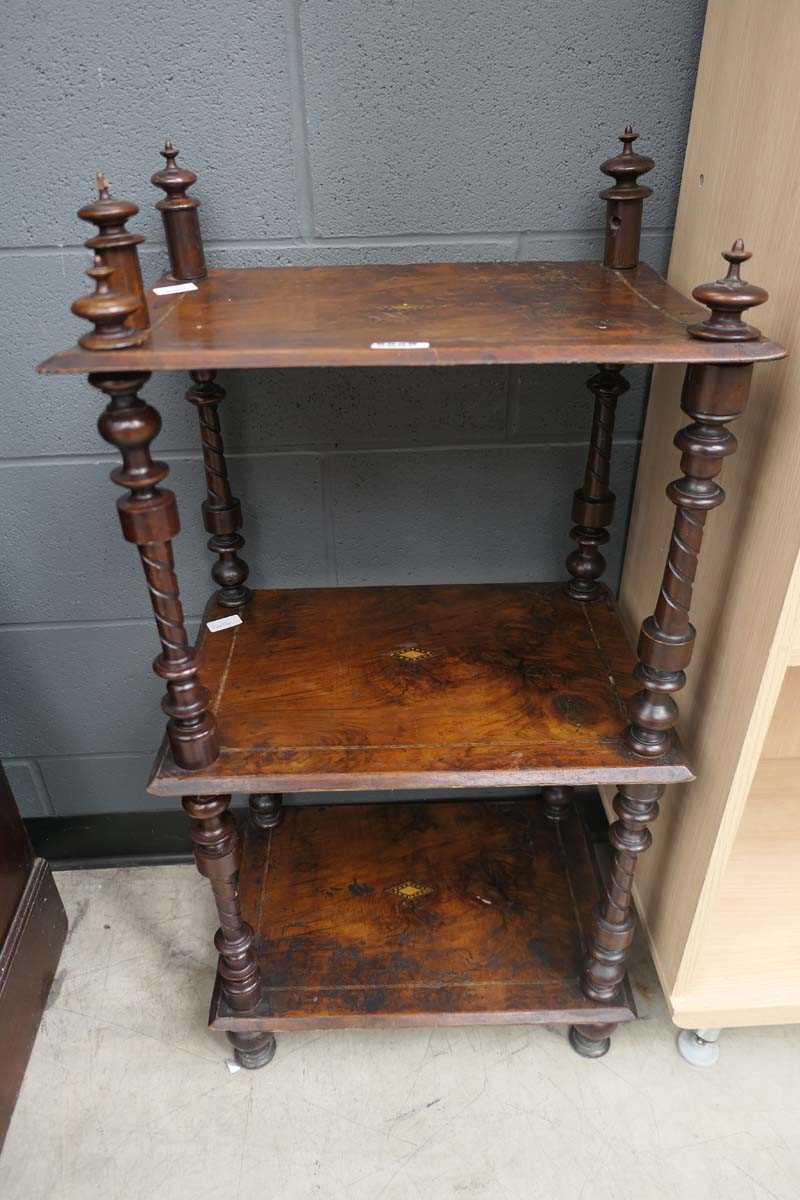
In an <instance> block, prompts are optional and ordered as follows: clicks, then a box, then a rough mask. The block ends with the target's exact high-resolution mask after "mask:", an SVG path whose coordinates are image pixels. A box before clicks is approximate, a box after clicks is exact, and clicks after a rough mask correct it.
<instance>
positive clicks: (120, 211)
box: [78, 171, 150, 340]
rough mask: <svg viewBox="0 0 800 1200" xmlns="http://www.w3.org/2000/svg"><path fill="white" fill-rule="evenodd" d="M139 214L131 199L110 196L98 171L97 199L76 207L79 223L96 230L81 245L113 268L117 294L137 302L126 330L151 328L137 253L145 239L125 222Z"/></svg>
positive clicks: (128, 318)
mask: <svg viewBox="0 0 800 1200" xmlns="http://www.w3.org/2000/svg"><path fill="white" fill-rule="evenodd" d="M138 211H139V207H138V205H136V204H134V203H133V201H132V200H118V199H116V198H115V197H113V196H112V195H111V189H110V185H109V182H108V179H107V178H106V176H105V175H104V174H103V173H102V171H98V172H97V199H96V200H93V201H92V202H91V203H90V204H84V206H83V208H79V209H78V216H79V217H80V219H81V220H82V221H89V222H90V223H91V224H92V225H96V226H97V229H98V232H97V234H96V235H95V236H94V237H90V238H89V239H88V240H87V241H86V242H84V245H85V246H86V247H87V249H89V250H91V251H92V252H93V253H94V254H97V255H99V257H100V263H101V265H102V266H104V267H111V268H112V269H113V271H114V273H115V274H114V283H115V284H116V285H117V286H118V287H119V289H120V292H122V293H126V294H127V293H130V294H131V295H132V296H133V297H134V299H135V301H136V303H135V304H134V306H133V309H132V310H131V312H130V314H129V315H128V317H127V319H126V322H125V324H126V326H127V328H129V329H144V330H147V329H149V328H150V316H149V313H148V311H147V298H146V296H145V290H144V283H143V282H142V271H141V267H140V266H139V250H138V247H139V246H140V245H141V244H142V242H143V241H144V238H143V237H142V235H141V234H140V233H131V232H130V230H128V229H126V228H125V223H126V221H128V220H129V219H130V218H131V217H135V216H136V214H137V213H138ZM140 340H141V339H140Z"/></svg>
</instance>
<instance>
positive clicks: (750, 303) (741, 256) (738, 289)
mask: <svg viewBox="0 0 800 1200" xmlns="http://www.w3.org/2000/svg"><path fill="white" fill-rule="evenodd" d="M722 257H723V258H724V259H726V261H727V263H728V273H727V275H726V276H725V278H724V279H716V280H714V282H713V283H701V284H700V285H699V287H696V288H695V289H694V291H693V292H692V295H693V296H694V298H695V300H699V301H700V303H701V304H705V305H706V307H708V308H710V309H711V316H710V317H707V318H706V320H705V321H701V322H699V323H698V324H697V325H690V326H689V333H690V334H691V335H692V337H696V338H707V339H708V340H709V341H714V342H754V341H756V339H757V338H760V337H761V331H760V330H759V329H756V327H755V326H754V325H746V324H745V323H744V321H743V320H742V313H743V312H744V311H745V310H746V309H748V308H754V307H755V306H756V305H757V304H763V303H764V301H765V300H769V293H768V292H765V291H764V289H763V288H762V287H758V286H757V285H756V284H754V283H748V282H747V280H746V279H742V276H741V268H742V263H743V262H747V260H748V258H752V255H751V254H750V252H749V251H748V250H745V248H744V242H743V241H742V239H741V238H737V239H736V241H735V242H734V243H733V245H732V246H731V248H730V250H728V251H723V254H722Z"/></svg>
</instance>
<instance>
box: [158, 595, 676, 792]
mask: <svg viewBox="0 0 800 1200" xmlns="http://www.w3.org/2000/svg"><path fill="white" fill-rule="evenodd" d="M229 612H230V610H229V609H225V608H222V607H220V606H219V605H217V604H216V603H214V602H212V603H211V604H210V606H209V608H208V609H207V610H206V614H205V618H204V622H203V628H202V632H201V636H200V639H199V643H198V647H197V666H198V673H199V677H200V681H201V683H202V684H203V685H204V687H205V688H206V689H207V690H208V691H209V693H210V695H211V697H212V699H211V705H210V708H211V712H212V713H213V714H214V716H215V719H216V722H217V729H218V735H219V742H220V753H219V757H218V758H217V759H216V760H215V761H214V762H213V763H212V764H211V765H210V766H207V767H205V768H202V769H199V770H197V771H192V772H191V774H190V775H187V773H186V772H185V771H181V770H179V769H177V768H176V767H175V764H174V762H173V760H172V757H171V755H170V754H169V753H164V754H163V755H162V757H161V760H160V762H159V764H158V767H157V771H156V774H155V777H154V779H153V780H152V781H151V784H150V788H149V790H150V791H151V792H153V793H154V794H156V795H170V794H172V795H179V794H181V793H183V792H185V791H187V790H189V789H191V790H193V791H200V792H206V791H244V792H264V791H280V790H285V791H306V790H307V791H318V790H324V789H334V790H337V789H338V790H349V789H359V788H362V789H365V788H381V787H389V788H392V787H420V786H422V787H424V786H431V787H432V786H440V787H447V786H453V787H465V786H470V785H471V786H481V785H482V786H490V785H492V784H496V785H514V784H532V785H536V784H548V783H550V784H559V783H561V784H569V783H588V782H598V781H602V780H605V781H612V782H623V781H629V782H633V783H635V782H640V783H657V782H669V781H674V780H681V779H689V778H691V773H690V771H689V769H688V767H687V766H686V763H685V760H684V758H683V755H682V753H681V751H680V748H679V747H676V748H674V749H673V750H672V751H671V752H670V753H669V754H667V755H665V756H663V757H662V758H661V759H659V760H658V761H648V760H646V759H642V758H639V757H637V756H636V755H635V754H633V753H632V752H631V751H630V750H629V749H628V748H627V746H626V744H625V740H624V733H625V727H626V725H627V714H626V707H625V703H626V700H627V699H628V697H629V696H630V695H631V694H632V693H633V692H634V691H635V690H636V681H635V680H634V678H633V674H632V671H633V666H634V661H635V660H634V658H633V655H632V653H631V649H630V646H629V644H628V642H627V641H626V639H625V635H624V634H623V632H622V629H621V626H620V624H619V620H618V618H617V615H616V612H615V609H614V605H613V603H612V601H611V600H610V598H609V597H608V595H607V594H606V595H605V596H604V597H603V598H602V599H600V600H598V601H596V602H594V603H588V604H587V603H583V602H581V601H577V600H572V599H571V598H570V597H569V596H568V595H567V594H566V591H565V588H564V585H563V584H561V583H545V584H533V583H525V584H464V585H455V586H437V587H365V588H319V589H299V590H296V591H256V592H254V594H253V597H252V599H251V601H250V603H249V604H248V605H247V606H246V607H245V608H244V609H242V610H240V615H241V616H242V620H243V623H242V624H240V625H237V626H235V627H234V628H232V629H225V630H221V631H218V632H216V633H210V632H209V631H208V629H207V628H206V624H205V622H206V621H207V620H211V619H214V618H217V617H220V616H225V615H227V614H228V613H229Z"/></svg>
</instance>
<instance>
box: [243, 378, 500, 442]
mask: <svg viewBox="0 0 800 1200" xmlns="http://www.w3.org/2000/svg"><path fill="white" fill-rule="evenodd" d="M220 382H221V383H222V384H223V385H224V386H225V387H226V388H227V389H228V400H227V401H226V403H225V405H224V408H223V410H222V412H223V420H224V431H225V445H226V447H228V448H230V449H234V448H240V449H245V448H247V449H250V450H254V449H257V448H259V447H264V448H267V447H275V446H280V445H281V444H284V445H291V446H309V447H328V448H330V447H339V446H363V445H365V444H376V445H387V446H392V445H394V446H407V445H415V444H427V443H431V442H480V441H496V440H498V439H502V438H503V437H504V436H505V427H506V408H507V403H508V386H509V372H508V369H507V368H506V367H483V366H475V367H430V368H429V367H414V368H413V369H411V368H406V369H403V368H402V367H400V368H397V369H392V368H381V369H374V370H373V369H371V368H369V367H358V368H352V369H350V370H346V369H338V368H327V369H319V370H305V369H303V368H296V369H293V370H291V371H228V372H225V374H224V376H221V377H220Z"/></svg>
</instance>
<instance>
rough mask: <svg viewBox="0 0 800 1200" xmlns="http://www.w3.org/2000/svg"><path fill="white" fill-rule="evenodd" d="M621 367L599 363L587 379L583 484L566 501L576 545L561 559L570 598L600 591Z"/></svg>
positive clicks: (621, 387)
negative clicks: (590, 406)
mask: <svg viewBox="0 0 800 1200" xmlns="http://www.w3.org/2000/svg"><path fill="white" fill-rule="evenodd" d="M621 371H622V367H620V366H615V365H609V366H601V367H599V368H598V373H597V374H596V375H593V376H592V377H591V379H590V380H589V383H588V387H589V388H590V389H591V391H592V392H594V417H593V419H592V433H591V437H590V440H589V453H588V455H587V459H586V473H585V475H584V479H583V487H581V488H579V489H578V491H577V492H576V493H575V496H574V499H573V502H572V519H573V521H575V522H576V525H575V527H574V528H573V529H572V530H571V531H570V537H571V538H573V540H574V541H576V542H577V543H578V546H577V549H575V550H573V551H572V553H571V554H570V555H569V557H568V558H567V570H568V571H569V573H570V575H571V576H572V580H571V581H570V583H568V584H567V592H568V593H569V595H570V596H572V598H573V600H596V599H597V598H598V597H599V596H600V595H602V593H603V588H602V586H601V585H600V583H599V582H598V580H599V579H600V576H601V575H602V574H603V572H604V571H605V569H606V560H605V558H604V557H603V555H602V554H601V553H600V547H601V546H603V545H605V543H606V542H607V541H608V538H609V534H608V529H607V528H606V526H607V525H610V524H611V520H612V518H613V516H614V493H613V492H612V491H611V490H610V489H609V486H608V481H609V478H610V474H611V446H612V443H613V440H614V416H615V413H616V409H617V400H618V398H619V397H620V396H621V395H623V393H625V392H627V390H628V388H629V387H630V384H629V383H628V381H627V380H626V379H624V378H623V377H622V374H621Z"/></svg>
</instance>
